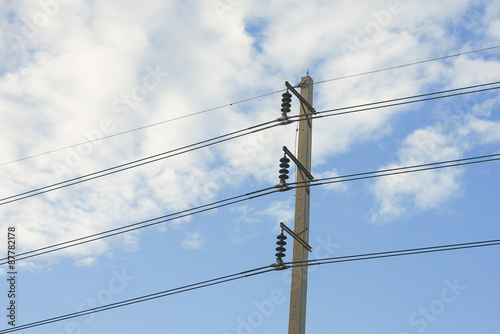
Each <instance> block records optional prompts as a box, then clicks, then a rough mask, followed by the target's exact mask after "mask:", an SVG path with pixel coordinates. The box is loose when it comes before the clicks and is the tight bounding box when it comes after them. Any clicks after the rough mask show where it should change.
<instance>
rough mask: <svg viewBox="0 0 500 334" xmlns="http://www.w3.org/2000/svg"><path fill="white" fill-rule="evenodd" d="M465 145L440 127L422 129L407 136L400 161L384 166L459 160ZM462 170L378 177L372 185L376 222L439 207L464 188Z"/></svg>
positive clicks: (373, 212)
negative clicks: (439, 128)
mask: <svg viewBox="0 0 500 334" xmlns="http://www.w3.org/2000/svg"><path fill="white" fill-rule="evenodd" d="M462 153H463V151H462V148H461V147H459V146H457V143H456V142H455V141H454V140H453V139H452V138H450V137H447V136H445V135H443V134H442V133H440V132H439V131H438V130H437V129H436V128H432V127H430V128H426V129H418V130H416V131H415V132H413V133H412V134H411V135H410V136H408V137H407V138H406V140H405V141H404V142H403V144H402V147H401V149H400V150H399V152H398V156H399V162H398V163H396V164H391V165H389V166H385V167H384V168H383V169H386V168H387V169H389V168H397V167H403V166H412V165H420V164H424V163H429V162H436V161H445V160H452V159H457V158H459V157H460V156H461V154H462ZM461 175H462V170H460V169H443V170H435V171H425V172H417V173H412V174H401V175H394V176H389V177H383V178H380V179H378V180H377V181H376V182H375V184H374V185H373V186H372V189H371V190H372V192H373V193H374V195H375V197H376V201H377V204H376V206H375V207H374V208H373V209H372V215H371V220H372V222H388V221H393V220H396V219H401V218H404V217H406V216H407V215H411V214H414V213H415V212H419V211H422V210H430V209H438V208H440V207H441V205H443V204H444V203H446V202H447V201H449V200H450V198H453V197H455V196H456V195H457V194H458V193H459V190H460V176H461Z"/></svg>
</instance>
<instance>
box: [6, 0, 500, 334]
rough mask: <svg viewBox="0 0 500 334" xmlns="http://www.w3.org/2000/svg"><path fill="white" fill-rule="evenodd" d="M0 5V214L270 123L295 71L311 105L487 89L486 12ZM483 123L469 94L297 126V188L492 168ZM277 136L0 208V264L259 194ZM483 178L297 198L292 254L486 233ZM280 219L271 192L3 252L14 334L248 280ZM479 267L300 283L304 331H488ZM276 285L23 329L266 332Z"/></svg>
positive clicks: (279, 290) (493, 10) (478, 258)
mask: <svg viewBox="0 0 500 334" xmlns="http://www.w3.org/2000/svg"><path fill="white" fill-rule="evenodd" d="M0 13H1V16H2V20H1V23H0V25H1V26H0V59H1V61H0V143H1V150H0V176H1V177H0V197H1V198H2V199H4V198H7V197H9V196H12V195H16V194H19V193H23V192H27V191H30V190H32V189H36V188H40V187H44V186H47V185H51V184H55V183H58V182H61V181H65V180H68V179H72V178H77V177H79V176H82V175H87V174H89V173H93V172H95V171H100V170H104V169H107V168H110V167H113V166H117V165H121V164H125V163H127V162H130V161H134V160H138V159H142V158H144V157H149V156H153V155H156V154H159V153H162V152H166V151H169V150H174V149H176V148H179V147H183V146H187V145H190V144H193V143H197V142H200V141H204V140H207V139H210V138H213V137H216V136H222V135H224V134H227V133H230V132H233V131H238V130H242V129H246V128H248V127H251V126H254V125H257V124H261V123H264V122H268V121H274V120H276V119H277V118H278V117H280V116H281V112H280V108H281V107H280V104H281V93H282V92H283V90H284V89H285V84H284V83H285V81H289V82H290V83H291V84H293V85H296V84H298V83H299V82H300V81H301V78H302V77H304V76H306V75H307V73H309V75H310V76H311V78H312V79H313V80H314V82H315V85H314V86H313V90H314V98H313V105H314V107H315V108H316V110H318V111H322V110H329V109H334V108H341V107H348V106H353V105H359V104H364V103H371V102H377V101H382V100H388V99H396V98H401V97H406V96H412V95H418V94H426V93H432V92H437V91H443V90H448V89H455V88H461V87H466V86H472V85H479V84H485V83H492V82H496V81H500V74H499V73H500V53H499V52H500V51H499V49H498V48H492V47H495V46H499V45H500V19H499V17H500V2H498V1H486V0H485V1H468V0H453V1H452V0H442V1H430V0H429V1H428V0H422V1H409V0H394V1H392V0H391V1H386V0H372V1H344V0H337V1H326V0H311V1H294V0H292V1H283V0H276V1H271V2H269V1H261V0H207V1H195V0H171V1H160V0H144V1H131V0H120V1H118V0H102V1H93V0H39V1H38V0H36V1H28V0H16V1H12V0H2V1H1V2H0ZM485 48H492V49H489V50H484V51H481V52H474V53H467V52H469V51H474V50H481V49H485ZM457 54H462V55H461V56H453V57H446V58H441V57H445V56H449V55H457ZM437 58H441V59H439V60H435V61H429V62H423V61H425V60H430V59H437ZM405 64H414V65H411V66H404V67H399V65H405ZM392 67H398V68H393V69H389V68H392ZM379 70H382V71H379ZM368 72H370V73H368ZM298 108H299V102H298V100H297V99H296V98H295V97H294V98H293V99H292V108H291V109H292V110H291V113H290V115H297V114H298V110H299V109H298ZM499 112H500V98H499V96H498V91H497V90H491V91H485V92H480V93H475V94H468V95H463V96H456V97H450V98H446V99H437V100H433V101H427V102H421V103H415V104H406V105H400V106H395V107H391V108H384V109H374V110H367V111H364V112H359V113H353V114H346V115H340V116H336V117H328V118H321V119H316V120H313V144H312V171H311V172H312V174H313V175H314V177H315V178H324V177H332V176H338V175H347V174H353V173H362V172H370V171H377V170H380V169H386V168H395V167H404V166H409V165H418V164H425V163H433V162H439V161H445V160H454V159H462V158H468V157H475V156H482V155H490V154H499V153H500V145H499V144H500V117H499ZM296 127H297V123H292V124H289V125H282V126H279V127H274V128H272V129H269V130H265V131H261V132H257V133H254V134H251V135H246V136H242V137H239V138H237V139H232V140H228V141H225V142H223V143H219V144H217V145H212V146H210V147H205V148H202V149H197V150H193V151H191V152H187V153H184V154H179V155H176V156H174V157H170V158H168V159H162V160H159V161H156V162H153V163H148V164H145V165H142V166H139V167H137V168H132V169H127V170H125V171H122V172H119V173H114V174H112V175H108V176H105V177H101V178H97V179H95V180H91V181H88V182H84V183H80V184H76V185H72V186H69V187H65V188H62V189H58V190H54V191H50V192H47V193H44V194H41V195H37V196H32V197H29V198H25V199H22V200H19V201H15V202H11V203H3V201H2V203H0V230H1V231H2V232H0V238H1V241H0V246H1V247H0V252H2V254H5V256H6V255H7V244H8V242H7V239H8V228H9V227H15V229H16V241H17V243H16V252H17V253H21V252H26V251H30V250H34V249H39V248H42V247H46V246H50V245H54V244H57V243H60V242H65V241H68V240H73V239H76V238H80V237H84V236H88V235H91V234H94V233H99V232H103V231H107V230H111V229H114V228H119V227H122V226H125V225H129V224H134V223H137V222H140V221H144V220H148V219H152V218H155V217H159V216H163V215H168V214H172V213H175V212H178V211H182V210H186V209H189V208H193V207H196V206H201V205H204V204H207V203H212V202H215V201H219V200H223V199H226V198H230V197H233V196H239V195H242V194H246V193H249V192H253V191H257V190H261V189H264V188H268V187H272V186H274V185H276V184H278V182H279V179H278V175H279V173H278V170H279V167H278V165H279V159H280V158H281V157H282V156H283V151H282V147H283V146H287V147H288V148H289V149H290V150H291V151H292V152H295V149H296ZM131 130H133V131H131ZM103 137H109V138H105V139H102V140H100V139H101V138H103ZM499 167H500V164H499V162H498V161H496V162H487V163H482V164H476V165H471V166H463V167H454V168H446V169H441V170H434V171H427V172H419V173H412V174H407V175H399V176H392V177H382V178H375V179H368V180H359V181H352V182H344V183H338V184H330V185H328V186H317V187H313V188H311V214H310V230H309V234H310V236H309V243H310V245H311V246H312V249H313V251H312V253H311V254H310V258H312V259H318V258H326V257H337V256H348V255H355V254H364V253H373V252H383V251H392V250H400V249H409V248H417V247H427V246H437V245H447V244H455V243H465V242H475V241H483V240H492V239H498V238H499V226H498V223H499V220H498V199H499V196H500V190H499V189H500V187H499V185H500V176H499V173H498V170H499ZM290 171H291V173H290V176H291V178H290V180H291V182H293V180H295V177H296V171H295V167H294V166H292V167H291V169H290ZM280 222H284V223H285V224H286V225H287V226H289V227H293V225H294V190H291V191H288V192H278V193H273V194H269V195H267V196H263V197H259V198H255V199H251V200H248V201H244V202H241V203H237V204H233V205H228V206H226V207H221V208H218V209H216V210H212V211H207V212H204V213H200V214H196V215H190V216H189V215H188V216H186V217H183V218H180V219H175V220H172V221H169V222H166V223H162V224H157V225H155V226H151V227H148V228H144V229H140V230H136V231H133V232H129V233H124V234H120V235H117V236H113V237H110V238H106V239H101V240H98V241H95V242H90V243H86V244H84V245H80V246H76V247H71V248H67V249H64V250H60V251H57V252H52V253H48V254H45V255H40V256H36V257H32V258H30V259H25V260H20V261H18V262H17V263H16V266H17V268H16V269H17V274H16V286H15V288H16V293H17V297H16V305H17V308H16V325H17V326H20V325H23V324H27V323H32V322H35V321H39V320H43V319H47V318H52V317H56V316H59V315H64V314H68V313H73V312H77V311H81V310H84V309H93V308H95V307H100V306H103V305H107V304H110V303H114V302H118V301H122V300H126V299H129V298H135V297H139V296H143V295H148V294H151V293H155V292H158V291H164V290H168V289H172V288H176V287H179V286H183V285H187V284H191V283H196V282H199V281H204V280H208V279H212V278H217V277H220V276H224V275H230V274H234V273H238V272H241V271H245V270H250V269H254V268H257V267H262V266H267V265H270V264H272V263H274V262H275V260H276V259H275V256H274V254H275V250H274V248H275V247H276V245H275V242H276V240H277V239H276V235H277V234H279V233H280V229H279V223H280ZM290 239H291V238H290ZM289 241H290V240H289ZM286 254H287V257H285V260H289V259H290V258H291V256H292V254H291V244H289V245H288V250H287V252H286ZM499 255H500V249H499V248H498V246H496V247H485V248H477V249H469V250H458V251H453V252H442V253H434V254H424V255H413V256H404V257H395V258H388V259H377V260H364V261H356V262H350V263H337V264H327V265H320V266H315V267H311V268H310V270H309V279H308V297H307V298H308V299H307V321H306V331H307V332H308V333H342V334H363V333H370V334H375V333H384V334H392V333H393V334H414V333H427V334H432V333H455V334H465V333H471V332H474V333H482V334H488V333H497V331H498V329H497V328H498V324H497V323H498V321H497V313H498V312H497V310H498V309H499V307H500V302H499V301H500V292H499V290H498V275H499V273H500V271H499V269H498V266H496V265H495V263H497V261H498V256H499ZM1 257H4V255H2V256H1ZM7 271H8V268H7V267H6V266H5V265H3V266H0V276H1V277H2V279H1V280H2V283H1V284H0V289H1V290H2V292H1V293H0V295H1V296H2V297H1V298H0V305H1V307H0V308H1V309H2V310H4V311H3V312H2V317H1V318H2V319H3V320H2V322H1V323H0V332H2V330H4V329H10V328H12V326H11V325H9V324H8V322H7V319H8V318H7V317H6V312H7V311H6V308H7V307H8V305H9V303H10V300H11V299H9V298H8V297H7V294H8V293H7V292H8V290H9V285H8V284H9V282H8V281H7V279H8V278H9V277H10V275H8V274H7ZM289 291H290V270H285V271H273V272H270V273H266V274H262V275H258V276H254V277H248V278H244V279H241V280H237V281H233V282H228V283H224V284H220V285H217V286H211V287H207V288H203V289H199V290H194V291H190V292H186V293H180V294H177V295H173V296H168V297H164V298H159V299H155V300H152V301H147V302H143V303H138V304H134V305H130V306H125V307H122V308H117V309H113V310H109V311H104V312H100V313H95V314H91V315H86V316H83V317H78V318H74V319H69V320H64V321H60V322H55V323H52V324H49V325H44V326H39V327H35V328H31V329H29V330H27V331H29V332H30V333H35V334H42V333H43V334H61V333H66V334H70V333H94V334H100V333H109V332H113V333H132V332H138V331H148V332H149V331H151V332H165V333H200V332H201V333H220V334H234V333H245V334H251V333H276V332H281V333H283V332H285V331H286V330H287V328H288V311H289ZM19 332H23V331H19Z"/></svg>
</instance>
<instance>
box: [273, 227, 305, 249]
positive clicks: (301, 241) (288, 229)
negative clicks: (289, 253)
mask: <svg viewBox="0 0 500 334" xmlns="http://www.w3.org/2000/svg"><path fill="white" fill-rule="evenodd" d="M280 227H281V228H282V229H283V230H285V231H286V232H287V233H288V234H290V235H291V236H292V237H293V238H294V239H295V240H297V241H298V242H300V243H301V244H302V246H304V248H305V249H307V250H308V251H310V252H312V247H311V246H309V244H308V243H307V242H305V241H304V240H303V239H302V238H301V237H299V236H298V235H297V234H296V233H295V232H294V231H292V230H291V229H290V228H288V226H286V225H285V224H283V223H280Z"/></svg>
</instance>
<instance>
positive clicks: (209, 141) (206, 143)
mask: <svg viewBox="0 0 500 334" xmlns="http://www.w3.org/2000/svg"><path fill="white" fill-rule="evenodd" d="M277 122H278V120H274V121H269V122H265V123H261V124H259V125H254V126H251V127H249V128H246V129H242V130H238V131H233V132H231V133H228V134H225V135H221V136H217V137H214V138H211V139H207V140H203V141H199V142H197V143H194V144H190V145H186V146H183V147H180V148H176V149H173V150H170V151H165V152H163V153H159V154H155V155H152V156H148V157H146V158H141V159H138V160H134V161H131V162H127V163H124V164H121V165H118V166H114V167H110V168H106V169H103V170H100V171H97V172H92V173H89V174H85V175H82V176H78V177H75V178H72V179H68V180H65V181H61V182H57V183H53V184H50V185H47V186H43V187H40V188H36V189H32V190H29V191H25V192H22V193H18V194H16V195H11V196H8V197H4V198H0V206H2V205H5V204H8V203H13V202H17V201H20V200H23V199H26V198H30V197H33V196H38V195H41V194H45V193H48V192H51V191H54V190H58V189H62V188H66V187H69V186H72V185H75V184H79V183H83V182H87V181H90V180H94V179H97V178H101V177H103V176H107V175H111V174H115V173H118V172H122V171H125V170H129V169H132V168H136V167H140V166H144V165H147V164H150V163H153V162H157V161H160V160H164V159H167V158H171V157H174V156H178V155H181V154H184V153H188V152H192V151H195V150H199V149H201V148H205V147H209V146H212V145H215V144H220V143H223V142H226V141H229V140H232V139H236V138H240V137H243V136H246V135H249V134H253V133H257V132H260V131H264V130H267V129H270V128H273V127H276V126H279V125H280V123H277ZM271 123H276V124H273V125H268V124H271ZM265 125H267V126H265ZM262 126H265V127H262ZM259 128H260V129H259ZM242 132H244V133H242Z"/></svg>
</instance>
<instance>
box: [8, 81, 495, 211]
mask: <svg viewBox="0 0 500 334" xmlns="http://www.w3.org/2000/svg"><path fill="white" fill-rule="evenodd" d="M499 83H500V82H499V81H497V82H491V83H485V84H480V85H474V86H467V87H462V88H455V89H450V90H444V91H438V92H432V93H426V94H420V95H414V96H408V97H401V98H395V99H390V100H384V101H378V102H371V103H365V104H360V105H356V106H349V107H342V108H335V109H329V110H323V111H320V112H318V113H317V115H315V116H312V117H309V118H314V119H317V118H325V117H331V116H339V115H346V114H351V113H357V112H362V111H368V110H375V109H381V108H387V107H394V106H400V105H406V104H412V103H417V102H424V101H430V100H436V99H442V98H448V97H455V96H460V95H465V94H473V93H479V92H484V91H489V90H495V89H500V87H490V88H483V89H476V90H472V91H467V92H460V93H454V94H448V95H442V96H434V97H428V98H423V99H419V100H413V101H404V102H396V103H390V102H395V101H401V100H410V99H414V98H416V97H425V96H432V95H438V94H443V93H449V92H457V91H463V90H467V89H471V88H479V87H485V86H489V85H495V84H499ZM387 103H389V104H387ZM380 104H382V105H380ZM359 107H366V108H361V109H355V108H359ZM347 109H355V110H347ZM346 110H347V111H346ZM334 111H336V113H333V114H330V113H331V112H334ZM339 111H340V112H339ZM289 118H290V119H293V118H298V120H299V121H303V120H305V119H306V118H305V117H304V116H303V115H295V116H290V117H289ZM277 122H279V120H273V121H268V122H265V123H261V124H259V125H255V126H251V127H249V128H246V129H242V130H238V131H233V132H231V133H228V134H225V135H221V136H217V137H214V138H211V139H207V140H203V141H200V142H197V143H194V144H190V145H187V146H183V147H180V148H177V149H174V150H170V151H166V152H163V153H159V154H155V155H152V156H149V157H146V158H142V159H139V160H134V161H132V162H128V163H125V164H121V165H118V166H115V167H110V168H107V169H104V170H100V171H97V172H93V173H90V174H86V175H83V176H79V177H76V178H72V179H69V180H65V181H61V182H58V183H54V184H50V185H47V186H44V187H40V188H36V189H33V190H30V191H26V192H23V193H19V194H16V195H12V196H8V197H4V198H0V206H1V205H5V204H8V203H12V202H16V201H19V200H22V199H26V198H30V197H33V196H37V195H41V194H44V193H47V192H51V191H54V190H57V189H61V188H65V187H69V186H72V185H75V184H79V183H83V182H86V181H90V180H94V179H97V178H100V177H103V176H107V175H111V174H115V173H118V172H121V171H124V170H129V169H132V168H136V167H139V166H143V165H146V164H150V163H153V162H156V161H159V160H163V159H167V158H171V157H173V156H177V155H181V154H184V153H188V152H192V151H195V150H198V149H201V148H205V147H208V146H212V145H215V144H219V143H222V142H226V141H229V140H232V139H236V138H239V137H242V136H246V135H249V134H252V133H256V132H260V131H263V130H267V129H270V128H273V127H276V126H279V125H281V123H277ZM271 123H275V124H273V125H269V126H266V127H263V128H260V127H262V126H265V125H268V124H271ZM259 128H260V129H259ZM242 132H244V133H242Z"/></svg>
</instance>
